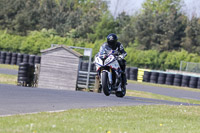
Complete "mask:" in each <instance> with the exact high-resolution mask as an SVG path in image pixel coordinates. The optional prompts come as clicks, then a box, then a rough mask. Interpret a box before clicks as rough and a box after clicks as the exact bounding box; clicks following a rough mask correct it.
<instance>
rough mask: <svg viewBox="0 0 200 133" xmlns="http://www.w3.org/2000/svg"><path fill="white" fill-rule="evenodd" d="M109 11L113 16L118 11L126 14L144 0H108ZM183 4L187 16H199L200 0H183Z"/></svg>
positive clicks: (135, 8) (139, 6)
mask: <svg viewBox="0 0 200 133" xmlns="http://www.w3.org/2000/svg"><path fill="white" fill-rule="evenodd" d="M110 1H111V2H110V8H109V9H110V11H111V12H112V14H113V15H114V16H116V15H117V14H118V13H120V12H122V11H125V12H127V14H130V15H131V14H133V13H134V12H136V11H138V10H139V9H140V8H141V5H142V3H143V2H144V1H145V0H110ZM183 1H184V3H185V6H184V7H183V8H182V10H183V11H184V12H185V13H186V15H187V16H188V17H191V16H193V15H194V14H195V15H196V16H200V0H183Z"/></svg>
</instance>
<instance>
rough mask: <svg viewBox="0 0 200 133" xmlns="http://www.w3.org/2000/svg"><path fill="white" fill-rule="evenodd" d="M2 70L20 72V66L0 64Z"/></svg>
mask: <svg viewBox="0 0 200 133" xmlns="http://www.w3.org/2000/svg"><path fill="white" fill-rule="evenodd" d="M0 68H4V69H15V70H18V68H19V66H17V65H6V64H0Z"/></svg>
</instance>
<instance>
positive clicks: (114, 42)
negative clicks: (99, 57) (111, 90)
mask: <svg viewBox="0 0 200 133" xmlns="http://www.w3.org/2000/svg"><path fill="white" fill-rule="evenodd" d="M111 49H112V50H115V51H118V54H119V56H118V59H117V60H118V62H119V65H120V67H121V70H122V80H123V84H124V85H126V84H127V80H126V74H125V69H126V60H125V59H124V58H125V57H126V56H127V53H126V51H125V50H124V48H123V45H122V44H121V43H120V42H118V37H117V35H116V34H114V33H111V34H109V35H108V36H107V42H105V43H104V44H103V45H102V46H101V47H100V50H99V53H102V52H103V50H108V51H110V50H111Z"/></svg>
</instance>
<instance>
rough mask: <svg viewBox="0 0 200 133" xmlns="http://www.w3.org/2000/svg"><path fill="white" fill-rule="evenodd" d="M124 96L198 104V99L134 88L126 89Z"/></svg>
mask: <svg viewBox="0 0 200 133" xmlns="http://www.w3.org/2000/svg"><path fill="white" fill-rule="evenodd" d="M126 96H134V97H143V98H152V99H159V100H167V101H174V102H184V103H189V104H200V100H193V99H185V98H176V97H169V96H164V95H159V94H154V93H150V92H143V91H135V90H127V93H126Z"/></svg>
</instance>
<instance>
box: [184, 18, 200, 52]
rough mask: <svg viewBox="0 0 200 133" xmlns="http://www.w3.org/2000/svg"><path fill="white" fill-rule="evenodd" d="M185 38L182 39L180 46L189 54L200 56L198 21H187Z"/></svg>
mask: <svg viewBox="0 0 200 133" xmlns="http://www.w3.org/2000/svg"><path fill="white" fill-rule="evenodd" d="M185 34H186V36H185V37H184V38H183V39H182V43H181V46H182V47H183V48H184V49H185V50H187V51H188V52H190V53H198V54H200V52H199V51H200V19H199V18H195V17H193V18H192V19H191V20H188V21H187V27H186V29H185Z"/></svg>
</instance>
